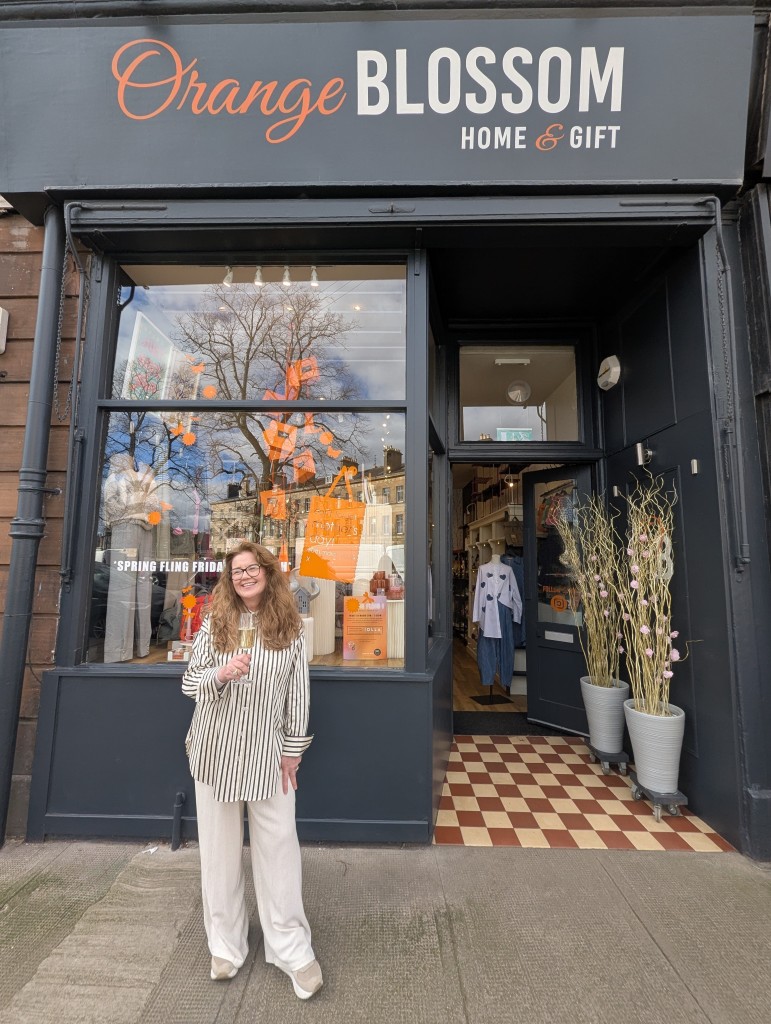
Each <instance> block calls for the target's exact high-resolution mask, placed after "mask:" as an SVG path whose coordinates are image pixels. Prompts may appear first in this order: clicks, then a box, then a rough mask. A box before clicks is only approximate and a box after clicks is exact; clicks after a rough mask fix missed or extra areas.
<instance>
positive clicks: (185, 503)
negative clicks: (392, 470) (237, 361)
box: [102, 412, 405, 531]
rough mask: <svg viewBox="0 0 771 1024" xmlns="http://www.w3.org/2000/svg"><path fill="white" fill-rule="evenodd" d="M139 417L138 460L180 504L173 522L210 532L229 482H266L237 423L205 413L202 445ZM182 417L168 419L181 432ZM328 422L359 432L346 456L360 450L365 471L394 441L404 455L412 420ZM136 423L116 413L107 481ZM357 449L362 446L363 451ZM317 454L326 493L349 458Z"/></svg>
mask: <svg viewBox="0 0 771 1024" xmlns="http://www.w3.org/2000/svg"><path fill="white" fill-rule="evenodd" d="M186 416H189V414H186V413H180V415H179V419H180V421H184V420H185V417H186ZM131 419H132V422H133V423H134V424H135V432H134V441H133V444H134V461H135V464H145V465H148V466H151V468H152V470H153V473H154V474H155V481H156V483H157V485H158V491H157V494H156V496H157V498H158V499H159V500H162V501H165V502H167V503H168V504H170V505H172V506H173V507H172V509H171V510H166V511H165V513H164V515H165V516H167V517H168V521H169V523H170V525H172V526H179V527H181V528H182V529H190V528H191V524H192V523H193V522H195V523H197V524H198V529H199V530H201V531H203V530H206V529H207V528H208V526H207V524H208V516H209V514H210V510H211V506H212V505H213V504H215V503H216V502H218V501H222V500H224V499H226V498H227V496H228V493H227V490H228V485H229V484H232V483H240V482H241V480H242V478H243V477H244V475H245V471H246V472H247V475H249V474H251V475H252V479H254V478H255V477H256V478H257V479H259V477H260V475H261V472H262V470H261V464H260V462H259V459H258V458H257V457H256V456H255V454H254V451H253V449H252V448H251V447H250V445H249V443H248V441H247V440H246V438H244V436H243V434H242V433H241V432H240V431H239V430H238V429H237V428H230V429H228V428H227V426H223V427H222V428H220V427H216V426H215V417H214V416H213V415H211V414H210V415H208V416H207V415H202V416H201V417H199V419H198V420H197V422H194V423H192V424H190V426H191V429H192V431H193V432H195V435H196V441H195V443H194V444H190V445H186V444H185V443H184V442H183V441H182V439H181V436H180V437H173V436H170V432H169V430H167V429H166V426H165V425H164V421H163V420H162V419H161V417H160V415H159V414H158V413H146V414H144V416H143V417H142V419H141V423H137V418H136V414H135V413H132V414H131ZM175 419H176V417H175V416H167V420H166V425H168V426H169V427H170V428H171V429H173V427H172V424H173V421H174V420H175ZM326 421H327V423H326V425H327V426H328V428H329V429H332V430H337V431H338V432H339V434H340V435H345V436H347V435H350V434H352V435H353V437H354V444H353V445H352V446H351V447H350V448H347V449H344V450H343V455H344V456H353V455H355V457H356V459H357V462H358V465H359V467H360V469H363V470H369V469H372V468H374V467H376V466H382V465H383V463H384V455H383V449H384V447H386V446H389V447H392V448H396V449H397V450H398V451H400V452H401V453H402V454H404V430H405V419H404V416H403V415H401V414H394V413H391V414H390V415H388V416H386V415H384V414H382V413H380V414H377V413H367V414H360V415H358V416H353V415H352V414H350V413H349V414H343V413H340V414H338V413H334V414H332V415H328V416H327V417H326ZM266 422H267V418H266ZM303 422H304V417H303V415H302V414H299V423H298V425H302V423H303ZM128 424H129V416H128V414H127V413H125V412H118V413H113V414H112V415H111V417H110V428H109V432H108V436H107V442H106V458H105V462H104V465H103V473H102V476H103V480H105V479H106V478H107V474H108V472H109V470H110V466H109V461H108V460H109V458H110V456H111V455H112V454H114V453H116V452H127V451H129V449H130V445H131V444H132V442H131V435H130V434H129V428H128ZM252 426H254V423H252ZM354 446H355V447H356V449H357V450H356V452H355V453H354V451H353V448H354ZM302 449H303V441H302V433H301V431H298V444H297V448H296V451H297V452H300V451H301V450H302ZM314 459H315V462H316V471H317V473H316V486H317V488H318V489H319V490H320V491H322V490H326V487H327V486H328V483H329V482H330V481H331V479H332V477H334V476H335V474H336V473H337V471H338V469H339V467H340V461H341V460H340V458H339V457H338V458H334V459H333V458H330V457H328V456H327V455H326V454H322V453H319V452H318V451H315V450H314ZM285 471H286V474H287V477H288V479H289V480H290V481H291V480H292V476H293V474H292V468H291V464H289V465H287V466H286V469H285ZM325 480H326V481H327V483H326V484H325V482H324V481H325ZM305 486H306V487H307V486H310V485H309V484H306V485H305ZM199 499H200V504H199V503H198V500H199Z"/></svg>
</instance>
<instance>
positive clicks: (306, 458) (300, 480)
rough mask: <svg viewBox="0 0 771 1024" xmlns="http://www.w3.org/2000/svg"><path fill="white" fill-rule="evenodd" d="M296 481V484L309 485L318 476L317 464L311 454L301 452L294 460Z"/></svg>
mask: <svg viewBox="0 0 771 1024" xmlns="http://www.w3.org/2000/svg"><path fill="white" fill-rule="evenodd" d="M292 466H293V468H294V480H295V483H296V484H304V483H307V482H308V480H312V479H313V477H314V476H315V475H316V462H315V460H314V458H313V454H312V453H311V452H308V451H305V452H300V454H299V455H295V457H294V458H293V459H292Z"/></svg>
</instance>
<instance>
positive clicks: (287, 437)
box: [262, 420, 297, 462]
mask: <svg viewBox="0 0 771 1024" xmlns="http://www.w3.org/2000/svg"><path fill="white" fill-rule="evenodd" d="M296 434H297V427H293V426H292V424H291V423H280V422H279V421H278V420H271V421H270V423H269V424H268V426H267V429H266V430H263V432H262V436H263V437H264V438H265V443H266V444H267V446H268V458H269V459H270V460H271V462H275V461H276V460H277V459H281V458H284V459H288V458H289V456H290V455H291V454H292V452H293V451H294V448H295V435H296Z"/></svg>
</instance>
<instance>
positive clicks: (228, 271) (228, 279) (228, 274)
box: [222, 266, 233, 288]
mask: <svg viewBox="0 0 771 1024" xmlns="http://www.w3.org/2000/svg"><path fill="white" fill-rule="evenodd" d="M222 283H223V284H224V285H225V287H226V288H229V287H230V286H231V285H232V284H233V268H232V267H230V266H228V267H225V276H224V277H223V278H222Z"/></svg>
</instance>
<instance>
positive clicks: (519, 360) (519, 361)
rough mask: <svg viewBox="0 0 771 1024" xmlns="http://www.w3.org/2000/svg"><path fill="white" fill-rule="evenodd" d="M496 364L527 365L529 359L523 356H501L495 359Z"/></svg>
mask: <svg viewBox="0 0 771 1024" xmlns="http://www.w3.org/2000/svg"><path fill="white" fill-rule="evenodd" d="M495 365H496V366H529V365H530V360H529V359H525V358H524V357H523V356H506V357H504V356H501V357H500V358H499V359H496V360H495Z"/></svg>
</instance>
